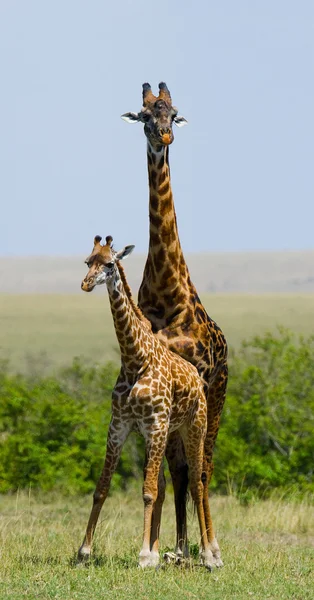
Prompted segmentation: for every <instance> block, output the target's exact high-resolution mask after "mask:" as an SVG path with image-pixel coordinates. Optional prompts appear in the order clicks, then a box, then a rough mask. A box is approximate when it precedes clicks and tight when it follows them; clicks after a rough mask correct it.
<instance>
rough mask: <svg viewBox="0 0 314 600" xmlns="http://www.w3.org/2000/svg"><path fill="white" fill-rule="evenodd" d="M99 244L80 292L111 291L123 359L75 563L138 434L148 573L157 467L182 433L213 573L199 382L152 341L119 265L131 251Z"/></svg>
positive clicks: (155, 532)
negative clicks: (125, 449)
mask: <svg viewBox="0 0 314 600" xmlns="http://www.w3.org/2000/svg"><path fill="white" fill-rule="evenodd" d="M100 242H101V237H100V236H96V237H95V239H94V248H93V251H92V253H91V255H90V256H89V257H88V258H87V259H86V261H85V262H86V263H87V265H88V267H89V271H88V273H87V275H86V277H85V279H84V280H83V282H82V285H81V287H82V290H84V291H85V292H91V291H92V290H93V289H94V287H95V286H96V285H100V284H102V283H106V285H107V288H108V293H109V299H110V305H111V312H112V316H113V320H114V326H115V330H116V335H117V338H118V342H119V345H120V351H121V370H120V374H119V377H118V380H117V382H116V385H115V387H114V390H113V393H112V416H111V422H110V426H109V431H108V439H107V451H106V458H105V464H104V467H103V470H102V473H101V475H100V478H99V481H98V483H97V486H96V490H95V493H94V497H93V506H92V510H91V514H90V517H89V521H88V525H87V529H86V534H85V538H84V541H83V544H82V546H81V548H80V550H79V553H78V557H79V559H84V558H88V556H89V555H90V553H91V543H92V537H93V534H94V531H95V527H96V524H97V520H98V517H99V513H100V510H101V508H102V505H103V503H104V501H105V499H106V497H107V495H108V491H109V486H110V481H111V478H112V475H113V473H114V471H115V469H116V467H117V464H118V461H119V457H120V454H121V450H122V446H123V444H124V442H125V440H126V438H127V436H128V434H129V433H130V431H132V430H133V431H137V432H139V433H141V434H142V435H143V436H144V439H145V446H146V464H145V469H144V485H143V501H144V531H143V545H142V549H141V551H140V554H139V565H140V566H141V567H147V566H156V565H157V564H158V562H159V552H158V546H159V540H158V537H159V528H160V519H161V505H162V503H161V504H159V505H158V502H156V499H157V495H158V494H157V492H158V486H159V489H161V488H163V487H164V485H165V483H164V479H163V475H162V469H161V468H160V467H161V463H162V460H163V456H164V453H165V448H166V444H167V438H168V435H169V433H171V432H173V431H175V430H178V431H179V432H180V435H181V436H182V440H183V443H184V446H185V451H186V456H187V461H188V465H189V481H190V489H191V496H192V499H193V501H194V503H195V505H196V509H197V515H198V520H199V526H200V532H201V546H202V551H201V558H202V562H203V564H204V565H205V566H206V567H207V568H208V569H211V568H212V566H213V564H214V560H213V555H212V552H211V550H210V547H209V541H208V537H207V531H206V526H205V517H204V507H203V484H202V481H201V474H202V464H203V447H204V438H205V433H206V418H207V415H206V398H205V396H204V392H203V386H202V383H201V380H200V378H199V375H198V372H197V370H196V367H194V366H193V365H192V364H191V363H189V362H187V361H185V360H184V359H183V358H181V357H180V356H178V355H177V354H174V353H173V352H171V351H170V350H168V349H167V348H166V347H165V346H164V345H163V344H162V343H161V342H160V341H159V340H158V338H157V337H156V336H155V335H154V334H153V333H152V330H151V325H150V323H149V321H148V320H147V319H146V318H145V317H144V315H143V314H142V312H141V311H140V309H139V308H138V307H137V306H136V304H135V302H134V300H133V298H132V295H131V290H130V288H129V286H128V283H127V281H126V277H125V274H124V270H123V268H122V266H121V264H120V261H121V260H122V259H123V258H125V257H126V256H128V254H130V252H132V250H133V249H134V246H126V247H125V248H123V250H121V251H120V252H115V251H114V250H113V248H112V237H110V236H107V237H106V244H105V245H103V246H102V245H101V244H100ZM162 492H163V493H164V490H162ZM163 493H162V494H160V495H161V496H162V495H163Z"/></svg>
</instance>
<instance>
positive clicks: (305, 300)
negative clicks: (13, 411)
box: [0, 289, 314, 371]
mask: <svg viewBox="0 0 314 600" xmlns="http://www.w3.org/2000/svg"><path fill="white" fill-rule="evenodd" d="M97 292H98V293H93V294H83V293H82V294H77V295H72V296H65V295H37V296H32V295H13V296H10V295H5V294H2V295H0V331H1V338H0V339H1V341H0V358H9V359H10V361H11V363H12V367H13V368H14V370H24V371H25V370H29V369H30V368H31V369H32V370H34V369H37V370H39V371H42V370H43V369H44V368H47V369H49V370H51V368H53V367H58V366H62V365H64V364H67V363H69V362H71V361H72V358H73V356H79V355H81V356H84V357H86V359H87V360H88V361H92V360H96V361H105V360H114V361H115V362H118V361H119V353H118V352H117V343H116V339H115V334H114V329H113V324H112V317H111V313H110V309H109V305H108V300H107V295H106V290H104V289H102V290H97ZM202 300H203V302H204V305H205V307H206V309H207V311H208V313H209V314H210V316H211V317H212V318H213V319H215V320H216V321H217V323H218V324H219V325H220V326H221V327H222V329H223V331H224V332H225V334H226V336H227V339H228V342H229V345H230V346H231V347H235V348H236V347H237V346H238V345H239V344H240V342H241V340H243V339H244V338H248V337H251V336H252V335H254V334H259V333H262V332H263V331H265V329H269V330H273V329H274V328H275V326H276V325H278V324H280V325H284V326H286V327H289V328H291V329H292V330H294V331H296V332H298V333H304V334H310V333H314V295H313V294H303V295H290V294H289V295H288V294H282V295H260V296H251V295H232V294H225V295H215V294H213V295H204V296H202Z"/></svg>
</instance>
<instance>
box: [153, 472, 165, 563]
mask: <svg viewBox="0 0 314 600" xmlns="http://www.w3.org/2000/svg"><path fill="white" fill-rule="evenodd" d="M165 490H166V479H165V474H164V469H163V465H162V464H161V466H160V470H159V476H158V495H157V498H156V501H155V504H154V508H153V514H152V527H151V534H150V554H151V559H153V560H154V561H155V562H156V563H158V562H159V533H160V522H161V513H162V507H163V503H164V500H165Z"/></svg>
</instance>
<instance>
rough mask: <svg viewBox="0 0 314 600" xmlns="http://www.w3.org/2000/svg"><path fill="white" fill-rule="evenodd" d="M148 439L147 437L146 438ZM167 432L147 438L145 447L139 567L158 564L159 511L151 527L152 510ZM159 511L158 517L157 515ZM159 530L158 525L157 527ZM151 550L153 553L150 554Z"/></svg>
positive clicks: (158, 509)
mask: <svg viewBox="0 0 314 600" xmlns="http://www.w3.org/2000/svg"><path fill="white" fill-rule="evenodd" d="M147 437H148V436H147ZM166 437H167V432H161V431H158V432H156V433H154V434H151V435H150V436H149V445H147V450H146V456H147V462H146V468H145V480H144V485H143V501H144V530H143V545H142V549H141V551H140V554H139V566H140V567H143V568H144V567H155V566H157V565H158V563H159V553H158V534H159V532H157V530H156V525H157V522H158V519H159V520H160V516H161V510H160V507H158V506H157V514H156V522H155V525H154V529H153V532H152V526H153V510H154V505H155V502H156V499H157V494H158V477H159V473H160V468H161V463H162V459H163V455H164V451H165V445H166ZM158 511H159V515H158ZM158 529H159V525H158ZM152 533H153V536H152ZM151 549H152V550H153V552H151Z"/></svg>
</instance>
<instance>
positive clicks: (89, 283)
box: [81, 235, 135, 292]
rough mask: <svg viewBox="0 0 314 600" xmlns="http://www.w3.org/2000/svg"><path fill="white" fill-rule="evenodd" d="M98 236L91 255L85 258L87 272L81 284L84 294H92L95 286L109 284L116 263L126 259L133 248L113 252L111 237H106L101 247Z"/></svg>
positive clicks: (113, 274)
mask: <svg viewBox="0 0 314 600" xmlns="http://www.w3.org/2000/svg"><path fill="white" fill-rule="evenodd" d="M101 239H102V238H101V237H100V235H96V237H95V238H94V247H93V250H92V253H91V254H90V255H89V256H88V257H87V259H86V260H85V263H86V264H87V266H88V268H89V271H88V273H87V275H86V277H85V278H84V279H83V281H82V283H81V288H82V290H83V291H84V292H92V291H93V289H94V287H95V286H96V285H101V284H102V283H109V282H110V281H112V279H113V278H114V276H115V273H116V270H117V267H116V262H117V261H119V260H123V258H126V256H128V255H129V254H130V253H131V252H132V251H133V250H134V247H135V246H125V247H124V248H123V249H122V250H120V251H119V252H116V251H115V250H113V247H112V242H113V239H112V237H111V235H107V237H106V244H104V245H103V246H102V245H101V243H100V242H101Z"/></svg>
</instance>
